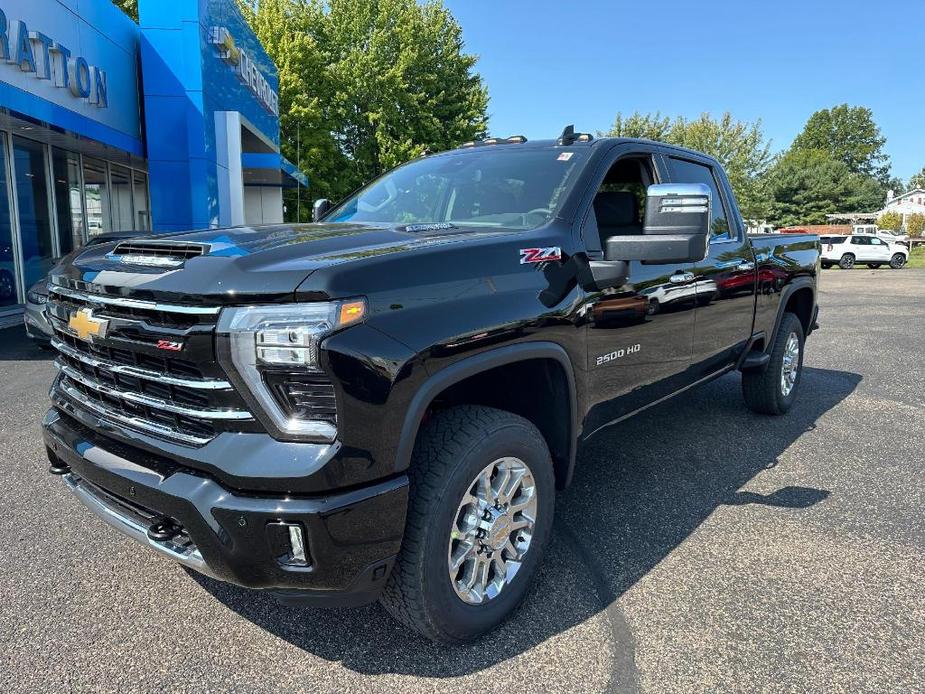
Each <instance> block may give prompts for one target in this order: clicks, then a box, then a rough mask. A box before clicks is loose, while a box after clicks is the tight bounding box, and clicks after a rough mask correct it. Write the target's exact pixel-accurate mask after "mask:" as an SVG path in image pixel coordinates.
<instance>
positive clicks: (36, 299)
mask: <svg viewBox="0 0 925 694" xmlns="http://www.w3.org/2000/svg"><path fill="white" fill-rule="evenodd" d="M26 298H27V299H29V303H30V304H39V305H40V306H41V305H42V304H44V303H45V302H46V301H48V295H47V294H39V293H38V292H36V291H30V292H29V293H28V294H27V295H26Z"/></svg>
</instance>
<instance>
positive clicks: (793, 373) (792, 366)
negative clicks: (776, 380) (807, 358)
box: [780, 333, 800, 397]
mask: <svg viewBox="0 0 925 694" xmlns="http://www.w3.org/2000/svg"><path fill="white" fill-rule="evenodd" d="M799 371H800V338H799V337H797V334H796V333H790V335H789V336H788V337H787V344H786V346H785V347H784V362H783V365H782V366H781V369H780V392H781V393H782V394H783V396H784V397H787V396H788V395H790V392H791V391H792V390H793V386H795V385H796V382H797V375H798V374H799Z"/></svg>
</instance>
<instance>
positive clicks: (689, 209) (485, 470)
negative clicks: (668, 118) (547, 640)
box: [44, 128, 819, 642]
mask: <svg viewBox="0 0 925 694" xmlns="http://www.w3.org/2000/svg"><path fill="white" fill-rule="evenodd" d="M316 213H317V218H318V221H317V222H316V223H312V224H297V225H276V226H266V227H259V228H250V227H240V228H231V229H212V230H207V231H194V232H189V233H180V234H170V235H161V236H152V237H149V238H133V239H128V240H123V241H121V242H118V243H112V244H108V245H101V246H94V247H90V248H87V249H85V250H84V251H82V252H81V253H80V254H78V255H77V256H76V257H75V258H73V259H71V260H69V261H68V262H66V263H64V264H62V265H61V266H59V267H58V268H57V269H56V270H55V271H54V272H53V273H52V276H51V278H50V282H49V297H48V302H47V312H48V316H49V318H50V320H51V323H52V325H53V328H54V338H53V339H54V345H55V347H56V348H57V350H58V352H59V356H58V359H57V362H56V364H57V368H58V372H59V373H58V375H57V377H56V379H55V381H54V384H53V386H52V388H51V399H52V408H51V409H50V410H49V412H48V414H47V415H46V417H45V419H44V437H45V443H46V446H47V450H48V456H49V459H50V461H51V472H52V473H53V474H56V475H60V476H61V477H62V478H63V482H64V484H65V485H66V486H67V487H68V488H69V489H70V490H71V491H72V492H73V493H74V494H75V495H76V496H77V497H78V498H79V499H80V500H81V501H82V502H83V503H84V504H85V505H86V506H88V507H89V508H90V509H91V510H92V511H93V512H94V513H95V514H96V515H97V516H99V517H100V518H101V519H103V520H104V521H106V522H107V523H109V524H110V525H112V526H114V527H115V528H117V529H118V530H120V531H121V532H123V533H124V534H126V535H128V536H130V537H132V538H134V539H135V540H137V541H138V542H140V543H142V544H145V545H147V546H148V547H150V548H151V549H153V550H155V551H156V552H159V553H160V554H162V555H165V556H167V557H170V558H172V559H174V560H176V561H178V562H180V563H181V564H183V565H185V566H187V567H190V568H192V569H195V570H196V571H199V572H202V573H204V574H207V575H210V576H212V577H215V578H218V579H221V580H223V581H228V582H231V583H235V584H238V585H240V586H245V587H248V588H253V589H262V590H267V591H271V592H272V593H274V594H275V595H276V596H277V597H278V598H279V599H280V600H281V601H283V602H286V603H290V604H308V605H311V604H317V605H328V606H346V605H355V604H361V603H364V602H368V601H372V600H375V599H377V598H378V599H380V600H381V601H382V602H383V603H384V604H385V606H386V607H387V608H388V610H389V611H390V612H391V613H392V614H393V615H394V616H395V617H396V618H397V619H398V620H399V621H400V622H402V623H404V624H405V625H408V626H410V627H412V628H414V629H416V630H418V631H419V632H421V633H422V634H424V635H426V636H427V637H430V638H432V639H437V640H443V641H450V642H455V641H464V640H467V639H472V638H474V637H477V636H478V635H480V634H482V633H484V632H485V631H487V630H489V629H491V628H492V627H494V626H495V625H497V624H498V623H499V622H500V621H502V620H503V619H504V618H505V617H506V616H508V615H509V614H510V613H511V612H512V611H513V610H514V609H515V607H516V606H517V604H518V603H519V602H520V600H521V599H522V598H523V597H524V594H525V592H526V591H527V589H528V586H529V584H530V581H531V578H532V577H533V576H534V574H535V573H536V571H537V566H538V565H539V563H540V562H541V561H542V558H543V548H544V545H546V543H547V541H548V539H549V536H550V532H551V529H552V522H553V505H554V497H555V492H556V489H561V488H563V487H565V486H566V485H568V483H569V481H570V480H571V478H572V475H573V470H574V468H575V465H576V450H577V448H578V445H579V444H580V442H582V441H583V440H585V439H587V438H588V437H590V436H593V435H594V434H595V433H596V432H599V431H601V430H602V429H603V428H604V427H607V426H609V425H612V424H614V423H616V422H620V421H621V420H623V419H625V418H626V417H629V416H630V415H632V414H634V413H636V412H639V411H640V410H642V409H644V408H646V407H649V406H651V405H653V404H654V403H658V402H660V401H662V400H664V399H666V398H668V397H670V396H672V395H676V394H678V393H682V392H684V391H685V390H687V389H688V388H690V387H692V386H694V385H697V384H699V383H703V382H705V381H708V380H710V379H712V378H716V377H717V376H720V375H722V374H725V373H728V372H731V371H736V370H738V371H740V372H741V374H742V389H743V394H744V399H745V403H746V404H747V405H748V406H749V407H751V408H752V409H754V410H756V411H758V412H762V413H767V414H772V415H781V414H784V413H785V412H787V410H788V409H789V408H790V407H791V405H792V404H793V402H794V399H795V398H796V397H797V395H798V393H799V391H800V380H801V369H802V364H803V354H804V340H805V339H806V337H807V336H808V335H809V334H810V333H811V332H812V330H813V328H814V327H815V325H816V278H817V275H818V271H819V241H818V238H817V237H816V236H812V235H782V236H772V235H760V236H755V237H748V236H746V234H745V229H744V225H743V222H742V219H741V217H740V215H739V211H738V209H737V206H736V201H735V198H734V196H733V193H732V190H731V188H730V186H729V182H728V180H727V178H726V175H725V173H724V171H723V169H722V168H721V167H720V165H719V164H718V163H717V162H716V161H714V160H713V159H711V158H709V157H706V156H704V155H702V154H699V153H697V152H693V151H688V150H684V149H679V148H677V147H672V146H668V145H664V144H659V143H656V142H650V141H640V140H626V139H594V138H592V137H591V136H589V135H582V134H576V133H575V132H574V131H573V129H571V128H567V129H566V130H565V132H563V134H562V136H561V137H560V138H559V139H558V140H550V141H540V142H526V141H525V140H524V138H522V137H517V138H510V139H505V140H498V139H492V140H486V141H482V142H475V143H468V144H467V145H464V146H463V147H461V148H459V149H457V150H454V151H449V152H444V153H441V154H436V155H431V156H426V157H422V158H420V159H417V160H415V161H412V162H409V163H407V164H405V165H403V166H400V167H398V168H397V169H395V170H393V171H391V172H389V173H386V174H385V175H383V176H382V177H380V178H379V179H377V180H375V181H373V182H372V183H371V184H369V185H368V186H367V187H365V188H363V189H362V190H360V191H359V192H358V193H356V194H354V195H352V196H351V197H349V198H348V199H347V200H345V201H344V202H342V203H341V204H339V205H338V206H336V207H333V208H331V206H330V205H329V204H327V203H326V202H319V204H318V205H317V206H316ZM615 464H616V463H615ZM152 607H153V606H152Z"/></svg>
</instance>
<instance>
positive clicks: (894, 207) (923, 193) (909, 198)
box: [877, 188, 925, 228]
mask: <svg viewBox="0 0 925 694" xmlns="http://www.w3.org/2000/svg"><path fill="white" fill-rule="evenodd" d="M886 212H896V213H897V214H899V215H901V216H902V218H903V228H905V226H906V217H907V216H908V215H910V214H923V215H925V188H913V189H912V190H910V191H909V192H907V193H903V194H902V195H893V191H892V190H891V191H890V192H889V193H887V196H886V207H884V208H883V209H882V210H880V211H879V212H878V213H877V216H878V217H879V216H880V215H882V214H885V213H886Z"/></svg>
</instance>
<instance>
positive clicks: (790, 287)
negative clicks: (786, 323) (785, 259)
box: [764, 277, 818, 353]
mask: <svg viewBox="0 0 925 694" xmlns="http://www.w3.org/2000/svg"><path fill="white" fill-rule="evenodd" d="M801 289H809V290H810V291H811V292H812V294H813V315H811V316H810V317H809V327H808V328H807V330H806V337H809V334H810V333H811V332H812V331H813V323H814V322H815V320H816V312H817V309H818V307H817V305H816V282H815V280H814V279H813V278H812V277H797V278H795V279H794V280H793V281H792V282H790V283H789V284H787V285H786V286H785V287H784V288H783V290H781V293H780V301H778V304H777V317H776V318H775V319H774V328H773V329H772V330H771V335H770V337H769V338H768V341H767V342H766V343H765V344H764V351H765V352H766V353H770V352H771V349H772V348H773V346H774V340H776V339H777V331H778V330H779V329H780V322H781V321H782V320H783V319H784V313H786V310H787V302H788V301H789V300H790V297H791V295H793V294H794V293H795V292H796V291H798V290H801Z"/></svg>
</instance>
